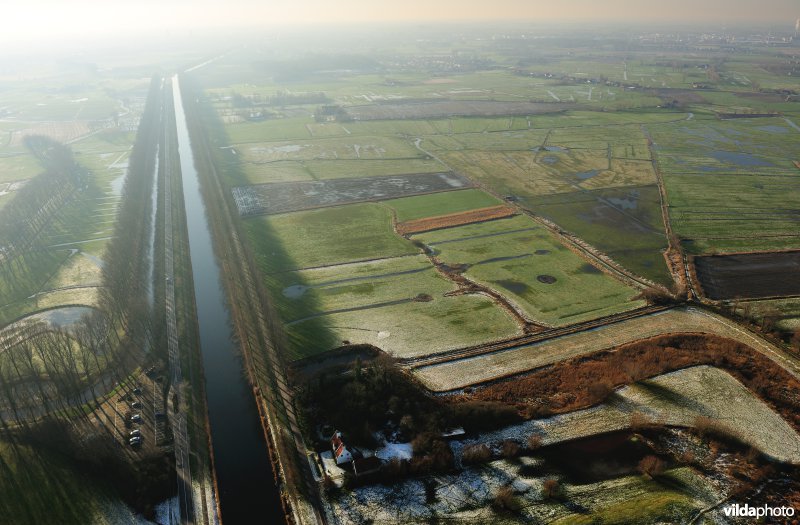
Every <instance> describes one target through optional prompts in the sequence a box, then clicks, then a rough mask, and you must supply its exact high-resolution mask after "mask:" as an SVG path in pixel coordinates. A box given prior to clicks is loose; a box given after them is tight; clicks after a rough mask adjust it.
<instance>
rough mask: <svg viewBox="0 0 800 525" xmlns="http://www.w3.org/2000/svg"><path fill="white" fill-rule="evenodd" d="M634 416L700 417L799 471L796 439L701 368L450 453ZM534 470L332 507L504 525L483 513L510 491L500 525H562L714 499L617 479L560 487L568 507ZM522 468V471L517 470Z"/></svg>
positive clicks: (422, 486)
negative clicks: (578, 516) (529, 524)
mask: <svg viewBox="0 0 800 525" xmlns="http://www.w3.org/2000/svg"><path fill="white" fill-rule="evenodd" d="M634 413H639V414H643V415H644V416H646V417H647V418H649V419H650V420H652V421H658V422H663V423H664V424H666V425H669V426H678V427H687V426H692V425H694V423H695V421H696V420H697V418H698V417H701V416H702V417H706V418H710V419H712V420H714V421H718V422H719V423H720V424H722V425H724V427H725V428H727V429H730V430H731V431H733V432H734V433H736V434H737V435H739V437H740V438H741V439H742V440H744V441H745V442H747V443H749V444H751V445H753V446H754V447H756V448H758V449H759V450H761V451H762V452H764V453H765V454H767V455H769V456H772V457H774V458H776V459H779V460H781V461H786V462H790V463H795V464H798V463H800V435H798V434H797V433H796V432H795V431H794V430H793V429H792V428H791V427H790V426H789V425H788V424H787V423H786V422H785V421H784V420H783V419H782V418H781V417H780V416H779V415H778V414H777V413H775V412H774V411H773V410H772V409H770V408H769V407H768V406H767V405H766V404H765V403H764V402H762V401H761V400H760V399H758V398H757V397H756V396H755V395H754V394H752V393H751V392H750V391H749V390H748V389H747V388H746V387H745V386H744V385H742V384H741V383H740V382H739V381H737V380H736V379H734V378H733V377H732V376H731V375H729V374H728V373H727V372H724V371H721V370H719V369H715V368H712V367H707V366H698V367H693V368H688V369H685V370H679V371H676V372H672V373H669V374H664V375H662V376H658V377H656V378H654V379H651V380H648V381H643V382H640V383H636V384H633V385H630V386H626V387H623V388H621V389H619V390H618V391H617V392H616V393H615V394H614V395H613V396H612V397H611V398H610V399H609V401H607V402H606V403H604V404H602V405H599V406H597V407H593V408H589V409H586V410H580V411H576V412H573V413H570V414H563V415H559V416H554V417H550V418H547V419H541V420H531V421H527V422H525V423H522V424H519V425H514V426H510V427H507V428H505V429H502V430H498V431H495V432H490V433H486V434H483V435H481V436H477V437H475V438H470V439H468V440H465V441H462V442H453V443H452V444H451V447H452V448H453V451H454V453H455V455H456V458H457V464H460V457H461V452H462V451H463V449H464V448H465V447H467V446H469V445H475V444H479V443H483V444H487V445H489V446H490V447H498V446H499V445H500V443H502V442H503V441H505V440H508V439H511V440H514V441H516V442H518V443H526V441H527V439H528V437H529V436H531V435H532V434H538V435H540V436H541V438H542V439H541V443H542V445H553V444H556V443H561V442H565V441H570V440H574V439H578V438H583V437H588V436H593V435H597V434H602V433H607V432H613V431H617V430H622V429H626V428H628V427H629V426H630V422H631V415H632V414H634ZM541 461H542V460H540V459H538V458H537V457H536V456H532V457H523V458H519V459H517V460H513V461H509V460H498V461H493V462H491V463H488V464H484V465H481V466H477V467H468V468H465V469H464V470H463V471H461V472H458V473H454V474H447V475H439V476H433V477H430V478H422V479H410V480H407V481H405V482H403V483H399V484H397V485H396V486H393V487H386V486H383V485H373V486H368V487H361V488H357V489H354V490H353V491H351V492H344V493H342V494H341V495H340V496H339V498H338V499H336V500H335V502H334V507H335V509H336V514H337V516H338V517H339V519H340V520H341V523H343V524H351V523H353V524H355V523H362V522H363V520H364V519H366V518H371V519H373V520H374V522H375V523H398V524H399V523H414V522H427V520H429V519H430V518H431V517H432V516H436V515H438V516H442V515H447V516H448V517H450V518H451V519H454V520H456V521H459V520H463V521H464V522H471V523H480V522H481V521H482V520H483V522H487V520H489V521H491V522H492V523H496V522H497V523H500V522H502V521H503V519H504V518H502V517H499V516H498V515H497V514H495V513H494V511H493V510H492V509H491V507H490V503H491V501H492V499H493V497H494V495H495V494H496V492H497V490H499V489H500V488H501V487H504V486H511V488H512V489H513V491H514V493H515V494H516V495H517V497H518V498H519V499H520V501H521V503H522V507H523V508H522V511H521V515H520V516H519V517H518V518H515V519H511V518H509V520H510V522H516V521H518V520H520V519H521V520H523V521H524V520H526V519H527V520H532V521H534V522H537V521H545V522H551V521H556V520H558V519H560V518H562V517H566V516H569V515H570V514H572V511H573V510H574V509H577V508H585V509H589V510H591V511H600V510H602V509H603V508H605V507H602V505H616V504H619V502H621V501H625V500H629V501H636V500H637V498H642V499H643V500H644V499H647V498H659V497H661V498H662V500H663V499H669V498H676V497H677V499H676V500H675V502H674V503H676V504H679V505H683V506H688V507H691V508H696V509H699V508H702V507H705V506H707V505H710V504H712V503H713V502H715V501H716V499H717V498H718V494H717V492H716V489H714V488H713V487H712V486H711V485H709V482H708V481H707V480H705V479H704V478H703V477H701V476H700V475H699V474H697V473H696V472H695V471H694V470H693V469H690V468H685V467H684V468H678V469H673V470H670V471H668V472H667V476H670V477H671V478H674V479H675V480H680V482H681V483H682V484H683V486H685V487H691V489H690V490H688V491H686V492H685V493H681V494H680V495H679V496H675V495H674V494H672V495H669V497H668V495H666V494H665V493H663V490H662V491H661V493H659V489H658V487H654V486H653V482H652V481H649V480H645V479H644V478H643V477H640V476H626V477H622V478H617V479H612V480H606V481H601V482H597V483H591V484H584V485H575V486H568V487H566V488H565V490H566V495H567V499H568V504H565V503H563V502H561V503H553V502H547V501H544V500H543V498H542V495H541V494H542V490H541V489H542V483H543V482H544V477H542V476H541V474H537V475H532V476H526V473H529V472H531V471H534V472H535V467H536V466H537V464H539V463H540V462H541ZM526 466H527V467H529V468H527V469H526V468H524V467H526ZM426 483H427V484H429V485H431V484H434V485H435V497H431V493H430V489H426ZM426 490H427V491H428V497H427V500H426ZM612 490H613V494H614V496H613V498H614V502H611V503H610V502H609V501H608V499H607V498H608V493H610V492H611V491H612ZM659 494H661V495H660V496H659ZM648 501H650V500H648ZM616 511H619V509H616ZM498 520H499V521H498Z"/></svg>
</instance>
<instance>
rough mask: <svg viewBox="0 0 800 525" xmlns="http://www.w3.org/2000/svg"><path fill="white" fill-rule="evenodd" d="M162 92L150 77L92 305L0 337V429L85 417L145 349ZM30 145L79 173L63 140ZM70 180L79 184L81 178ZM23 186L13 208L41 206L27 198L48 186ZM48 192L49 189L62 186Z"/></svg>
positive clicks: (23, 209)
mask: <svg viewBox="0 0 800 525" xmlns="http://www.w3.org/2000/svg"><path fill="white" fill-rule="evenodd" d="M161 92H162V90H161V79H160V77H156V78H154V79H153V81H152V83H151V87H150V92H149V96H148V103H147V106H146V108H145V112H144V114H143V115H142V119H141V124H140V127H139V131H138V133H137V139H136V143H135V145H134V147H133V151H132V152H131V158H130V163H129V172H128V176H127V177H126V180H125V184H124V186H123V189H122V199H121V203H120V206H119V209H118V212H117V213H118V214H117V221H116V225H115V230H114V236H113V237H112V239H111V240H110V241H109V243H108V245H107V248H106V254H105V256H104V259H105V264H104V266H103V277H102V279H103V285H102V286H101V288H100V290H101V291H100V297H99V308H98V309H96V310H93V311H92V312H91V313H90V314H88V315H85V316H84V317H83V318H82V319H81V320H80V321H78V322H76V323H73V324H72V325H70V326H68V327H65V328H56V327H54V326H51V325H48V324H45V323H42V322H39V323H31V324H28V325H26V326H23V327H22V328H20V329H19V330H16V331H15V333H14V334H12V335H11V336H10V337H9V338H7V339H6V340H5V342H4V344H3V348H2V351H1V352H0V425H2V427H3V428H6V429H8V428H9V427H11V426H13V427H16V428H19V429H23V430H25V429H30V428H31V426H32V425H33V422H35V421H40V420H41V419H42V418H45V417H47V418H50V419H61V420H63V421H65V422H66V421H70V420H75V419H76V418H80V417H85V414H86V413H88V412H89V411H87V410H85V407H87V406H88V407H96V406H98V405H99V403H100V401H101V400H102V399H103V398H104V396H106V395H107V394H108V393H109V392H110V391H111V390H112V389H113V388H114V387H115V386H117V385H120V384H123V383H124V381H125V378H126V377H127V376H128V372H129V370H130V369H132V368H133V367H134V366H135V365H136V364H138V363H139V362H140V360H141V359H142V357H143V356H144V355H146V352H148V351H149V350H151V348H152V344H151V333H152V330H151V327H152V318H151V312H150V307H149V303H148V300H147V293H148V286H149V285H148V279H149V277H150V271H149V268H150V267H149V260H150V259H149V257H150V256H151V254H150V250H151V247H150V246H149V242H148V241H149V231H150V228H151V227H153V225H152V224H151V215H152V213H151V211H152V210H151V198H150V197H151V195H150V192H151V190H152V187H153V184H152V183H153V177H154V176H155V173H154V171H155V162H156V159H155V154H154V153H155V151H156V148H157V144H158V140H159V132H160V129H161V126H160V106H161ZM29 147H30V148H31V149H32V151H34V152H35V154H36V155H37V157H39V158H40V159H42V162H44V163H45V165H49V164H51V163H52V164H53V165H54V166H55V165H57V166H67V165H71V166H72V167H71V168H69V169H64V170H62V171H63V172H65V173H71V174H72V175H73V176H76V175H75V174H78V173H81V174H82V173H85V172H84V170H83V169H82V168H81V167H80V166H78V165H77V164H75V163H74V161H73V160H72V157H71V153H70V152H69V148H67V147H66V146H63V145H60V144H57V143H53V142H52V141H50V140H49V139H42V138H36V139H31V140H30V141H29ZM70 163H71V164H70ZM65 176H66V175H65ZM76 177H77V176H76ZM81 177H82V175H81ZM50 184H51V183H48V186H49V185H50ZM72 184H76V185H80V184H82V182H81V179H80V177H77V178H75V180H73V181H72ZM78 187H80V186H78ZM26 188H31V190H30V191H31V192H34V193H31V197H27V196H26V198H25V199H23V204H20V205H17V206H16V207H15V208H14V209H13V210H14V211H13V213H15V214H23V213H24V212H26V213H28V214H31V213H32V214H34V215H37V214H39V213H40V210H41V209H42V207H41V206H39V207H37V206H34V205H32V204H31V203H32V202H34V201H36V202H39V203H42V202H44V200H46V199H45V197H46V196H47V192H46V191H44V189H43V188H42V187H41V186H40V185H39V183H38V182H37V183H36V184H34V185H32V186H31V185H29V186H26ZM48 190H49V192H50V194H52V193H53V192H59V191H61V189H60V188H52V187H50V188H48ZM18 197H19V196H18ZM34 197H36V198H34ZM37 198H38V201H37ZM43 199H44V200H43ZM18 200H19V198H15V199H14V201H12V203H10V204H9V206H10V205H11V204H13V203H16V202H17V201H18ZM21 216H22V215H20V217H21ZM0 238H7V237H0ZM7 265H8V264H7V263H3V264H2V265H0V266H2V267H5V266H7ZM4 271H6V270H4ZM8 271H10V270H8Z"/></svg>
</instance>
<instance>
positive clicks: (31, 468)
mask: <svg viewBox="0 0 800 525" xmlns="http://www.w3.org/2000/svg"><path fill="white" fill-rule="evenodd" d="M0 461H2V470H3V475H1V476H0V487H1V488H2V490H0V512H2V514H3V516H5V517H6V518H10V517H12V516H13V517H14V519H13V522H14V523H20V524H22V523H25V524H35V523H54V522H57V523H75V524H77V523H87V522H90V521H91V520H92V518H93V517H94V516H95V515H101V514H102V509H103V508H104V507H105V506H106V505H107V504H108V503H109V501H110V494H109V493H108V490H107V489H106V488H104V487H101V486H98V485H97V484H96V483H94V482H92V481H91V480H90V479H89V478H88V476H86V475H85V474H82V473H81V472H80V470H79V469H77V468H76V467H75V466H73V465H70V464H69V463H68V462H67V461H66V460H65V459H64V458H59V457H57V456H56V455H54V454H52V453H45V452H43V451H41V450H39V449H38V448H37V449H33V448H31V447H29V446H17V447H16V448H14V447H12V446H10V445H9V444H8V443H7V442H0ZM97 517H98V518H100V516H97ZM102 522H103V521H101V523H102Z"/></svg>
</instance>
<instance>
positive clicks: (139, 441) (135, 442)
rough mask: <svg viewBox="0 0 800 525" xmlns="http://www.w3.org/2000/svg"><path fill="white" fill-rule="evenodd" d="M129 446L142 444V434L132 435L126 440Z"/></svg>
mask: <svg viewBox="0 0 800 525" xmlns="http://www.w3.org/2000/svg"><path fill="white" fill-rule="evenodd" d="M128 443H130V445H131V446H134V445H141V444H142V436H134V437H132V438H130V439H129V440H128Z"/></svg>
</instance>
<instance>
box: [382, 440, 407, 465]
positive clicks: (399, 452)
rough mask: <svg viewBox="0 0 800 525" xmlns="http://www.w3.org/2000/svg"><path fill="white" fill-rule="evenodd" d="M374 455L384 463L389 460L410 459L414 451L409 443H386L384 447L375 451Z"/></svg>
mask: <svg viewBox="0 0 800 525" xmlns="http://www.w3.org/2000/svg"><path fill="white" fill-rule="evenodd" d="M375 455H376V456H378V457H379V458H380V459H382V460H384V461H389V460H390V459H393V458H397V459H411V456H413V455H414V450H413V448H412V447H411V443H386V445H385V446H383V447H382V448H379V449H378V450H377V451H375Z"/></svg>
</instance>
